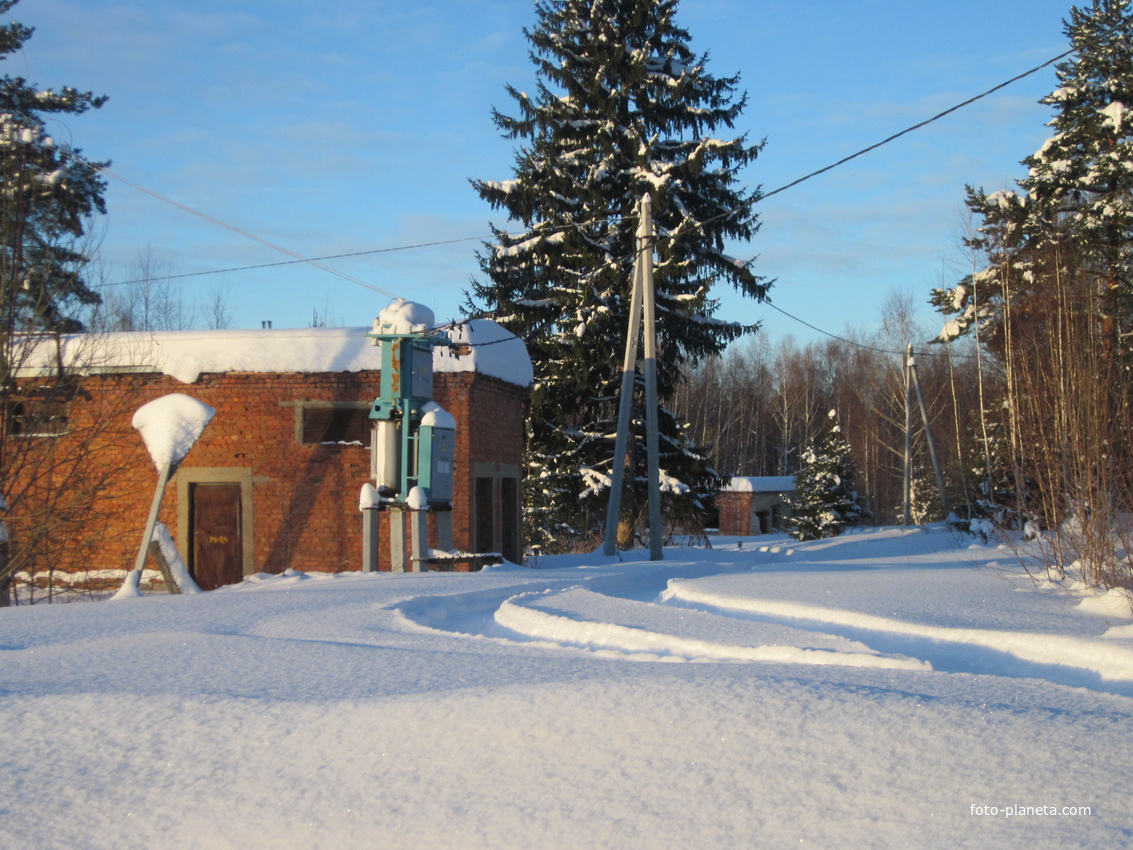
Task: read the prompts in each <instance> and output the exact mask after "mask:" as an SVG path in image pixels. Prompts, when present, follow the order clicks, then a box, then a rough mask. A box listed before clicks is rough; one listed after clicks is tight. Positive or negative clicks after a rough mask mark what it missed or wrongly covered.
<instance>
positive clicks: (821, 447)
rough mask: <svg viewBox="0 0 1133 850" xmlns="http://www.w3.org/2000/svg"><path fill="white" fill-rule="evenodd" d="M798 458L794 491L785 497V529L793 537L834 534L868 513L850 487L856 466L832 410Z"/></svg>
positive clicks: (807, 537)
mask: <svg viewBox="0 0 1133 850" xmlns="http://www.w3.org/2000/svg"><path fill="white" fill-rule="evenodd" d="M799 460H800V461H801V466H800V467H799V471H798V472H797V473H795V495H794V497H793V498H790V499H788V500H787V504H788V507H789V508H790V510H791V515H790V517H788V518H787V530H788V531H789V532H790V533H791V535H792V536H793V537H795V538H796V539H798V540H818V539H820V538H823V537H837V536H838V535H839V534H841V533H842V532H843V531H845V530H846V528H847V526H851V525H854V524H855V523H857V522H858V521H859V520H860V519H862V518H864V517H866V516H868V515H869V512H868V511H867V510H866V509H865V508H864V507H863V506H862V505H861V503H860V502H859V501H858V493H857V491H856V490H854V489H853V486H854V475H855V474H857V466H856V465H855V464H854V461H853V459H852V458H851V457H850V445H849V443H847V442H846V438H845V437H844V436H843V435H842V429H841V427H840V426H839V425H838V419H837V413H836V412H835V411H833V410H831V411H830V422H829V427H827V429H826V430H825V431H824V432H823V433H822V434H821V435H819V436H818V438H816V439H815V441H814V442H813V443H812V444H811V445H809V446H807V447H806V448H804V449H803V451H802V454H801V456H800V458H799Z"/></svg>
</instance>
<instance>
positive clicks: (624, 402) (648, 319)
mask: <svg viewBox="0 0 1133 850" xmlns="http://www.w3.org/2000/svg"><path fill="white" fill-rule="evenodd" d="M643 313H644V319H645V362H644V364H643V372H644V377H645V405H646V411H645V428H646V434H645V447H646V453H647V457H648V460H647V463H648V476H649V480H648V487H649V557H650V559H651V560H654V561H660V560H661V559H662V553H661V535H662V528H661V467H660V453H659V448H658V429H657V354H656V351H657V334H656V323H655V307H654V297H653V210H652V202H651V201H650V198H649V195H648V194H646V195H645V196H644V197H642V199H641V220H640V222H639V224H638V228H637V259H636V260H635V262H634V264H633V293H632V295H631V297H630V308H629V328H628V333H627V335H626V351H625V359H624V360H623V361H622V389H621V397H620V398H619V400H618V432H617V437H616V438H615V440H614V459H613V469H612V474H611V482H610V501H609V503H608V504H607V506H606V530H605V535H604V539H603V543H602V551H603V552H604V553H605V554H606V555H614V554H615V553H616V551H617V540H618V519H619V516H620V514H621V500H622V488H623V486H624V483H625V457H626V446H627V442H628V439H629V422H630V413H631V411H632V408H633V376H634V368H635V366H636V364H637V337H638V334H639V333H640V328H641V325H642V314H643Z"/></svg>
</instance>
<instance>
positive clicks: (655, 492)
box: [637, 194, 663, 561]
mask: <svg viewBox="0 0 1133 850" xmlns="http://www.w3.org/2000/svg"><path fill="white" fill-rule="evenodd" d="M637 258H638V262H640V263H641V268H642V274H641V288H642V305H643V309H644V311H645V363H644V367H645V370H644V371H645V450H646V456H647V461H648V482H647V484H648V487H649V558H650V560H653V561H660V560H661V558H662V555H661V543H662V540H661V538H662V532H663V529H662V527H661V459H660V450H659V449H658V445H657V443H658V435H657V325H656V322H655V317H654V314H655V309H654V297H653V206H652V202H651V201H650V199H649V195H648V194H646V195H645V196H644V197H643V198H642V199H641V228H640V235H639V236H638V240H637Z"/></svg>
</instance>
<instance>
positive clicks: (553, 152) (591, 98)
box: [467, 0, 769, 550]
mask: <svg viewBox="0 0 1133 850" xmlns="http://www.w3.org/2000/svg"><path fill="white" fill-rule="evenodd" d="M676 7H677V3H676V0H542V2H538V3H536V6H535V10H536V15H537V16H538V22H537V25H536V26H535V27H534V28H533V29H531V30H525V35H526V36H527V39H528V41H529V42H530V43H531V45H532V50H531V59H532V61H533V62H534V64H535V66H536V77H537V84H536V88H535V92H534V94H528V93H526V92H522V91H519V90H518V89H516V88H513V87H510V86H509V87H508V89H507V91H508V94H509V95H510V96H511V97H512V98H513V99H514V101H515V104H516V107H517V110H518V112H517V114H516V115H515V116H514V117H512V116H509V115H505V114H502V113H500V112H495V113H494V115H493V118H494V120H495V122H496V125H497V126H498V127H499V128H500V130H501V131H502V132H503V134H504V136H505V137H507V138H510V139H518V140H521V144H520V146H519V148H518V149H517V151H516V164H515V171H514V178H513V179H510V180H503V181H492V180H477V181H473V186H474V188H475V189H476V191H477V192H479V194H480V196H481V197H482V198H484V199H485V200H486V201H488V202H489V203H490V204H491V205H492V206H493V207H494V208H495V209H498V210H502V211H504V212H506V213H507V216H508V218H509V219H510V220H511V221H512V222H516V223H518V224H519V225H521V229H520V230H519V231H518V232H516V231H512V230H503V229H499V228H495V229H494V239H493V242H492V244H489V245H487V246H486V249H485V251H484V252H483V253H482V254H481V256H480V266H481V269H482V274H483V276H482V277H481V278H480V279H479V280H474V281H473V283H472V288H471V292H470V294H469V302H468V305H467V309H468V312H469V313H470V314H480V315H490V316H493V317H494V318H495V319H496V320H497V321H499V322H500V323H502V324H503V325H505V326H506V327H507V328H509V329H510V330H512V331H513V332H514V333H516V334H517V335H519V336H520V337H522V338H523V339H524V340H525V341H526V343H527V346H528V349H529V351H530V353H531V356H532V360H533V362H534V367H535V384H534V386H533V388H532V392H531V405H530V411H529V416H528V422H527V444H526V464H527V470H526V472H527V475H526V477H527V486H526V487H525V488H524V492H525V499H526V500H527V501H526V504H525V515H526V518H527V533H528V538H529V539H530V540H531V541H532V542H533V543H536V544H539V545H541V546H543V547H544V548H545V549H548V550H553V549H555V548H559V547H561V546H562V545H563V544H564V542H565V538H569V537H571V536H572V531H573V532H582V533H585V532H589V531H590V530H592V529H593V528H594V526H595V524H596V521H597V518H599V517H601V516H603V515H604V510H605V504H606V497H607V495H608V491H609V485H610V480H611V473H612V456H613V446H614V433H615V430H616V428H615V420H616V410H617V395H618V388H619V384H620V381H621V375H620V371H621V354H622V351H623V350H624V345H625V335H626V328H627V325H628V314H629V304H630V291H631V288H632V269H633V265H634V261H635V258H636V256H635V255H636V251H635V244H634V237H635V231H636V229H637V211H638V203H639V201H640V199H641V197H642V196H643V195H644V194H645V193H646V192H648V193H649V194H650V196H651V201H652V205H653V215H654V222H655V230H656V233H657V235H658V239H657V245H656V254H657V265H656V268H655V274H654V281H655V289H656V300H657V328H658V336H659V347H658V361H657V375H658V383H659V387H658V389H659V395H660V398H661V400H662V402H664V401H665V400H666V399H669V398H671V397H672V396H673V393H674V391H675V388H676V385H677V382H678V381H679V380H680V376H681V367H682V366H683V365H684V364H686V363H692V362H696V361H697V360H699V359H700V358H702V357H705V356H708V355H712V354H717V353H719V352H720V351H722V350H723V348H724V347H725V346H726V345H727V344H728V343H729V342H731V341H732V340H734V339H736V338H737V337H739V336H740V335H742V334H744V333H746V332H748V331H751V330H753V329H754V327H755V326H754V325H743V324H739V323H734V322H727V321H721V320H720V319H718V318H716V317H714V316H713V313H714V312H715V311H716V309H717V302H716V300H715V299H714V298H713V297H712V296H711V294H710V293H711V290H712V287H713V285H714V284H716V283H717V282H720V281H723V282H726V283H728V284H731V285H732V286H733V287H735V288H736V289H738V290H739V291H740V292H743V293H745V294H747V295H750V296H752V297H755V298H762V297H763V295H764V294H765V292H766V290H767V287H768V285H769V284H768V283H767V282H765V281H763V280H762V279H761V278H759V277H757V276H756V275H755V274H754V273H753V271H752V269H751V267H750V265H749V263H748V262H746V261H743V260H739V259H735V258H733V257H730V256H728V255H727V253H726V252H725V241H726V240H729V239H736V240H743V241H746V240H748V239H750V238H751V237H752V236H753V235H754V234H755V232H756V230H757V229H758V223H757V221H756V217H755V215H754V214H753V213H752V211H751V207H750V205H751V203H752V202H754V201H755V200H756V199H757V198H758V197H759V193H758V190H753V191H745V190H744V189H743V188H742V186H741V185H740V176H739V172H740V170H741V169H742V168H743V167H744V166H746V165H748V164H749V163H751V162H752V161H753V160H754V159H755V158H756V155H757V154H758V153H759V151H760V149H761V147H762V143H758V144H750V143H748V142H747V141H746V138H745V137H744V136H742V135H740V136H734V137H732V138H717V137H716V136H715V135H714V133H715V132H716V131H718V130H725V131H727V130H730V129H731V128H732V126H733V124H734V122H735V121H736V119H737V118H738V117H739V115H740V113H741V111H742V109H743V107H744V104H745V101H746V97H745V96H743V95H739V96H736V94H735V89H736V85H737V82H738V78H737V77H715V76H713V75H711V74H710V73H709V72H708V70H707V68H706V63H707V60H706V56H704V55H696V54H694V53H693V52H692V50H691V48H690V47H689V34H688V33H687V32H685V31H684V30H683V29H681V28H680V27H679V26H678V25H677V24H676V23H675V21H674V14H675V12H676ZM635 395H636V396H638V397H640V395H641V385H640V377H639V383H638V385H637V390H636V392H635ZM641 418H642V417H640V416H637V417H635V424H634V433H633V438H634V439H633V440H632V441H631V447H630V453H631V458H630V464H631V468H630V469H629V470H627V472H628V474H627V476H626V479H627V481H628V482H633V488H632V490H631V492H630V493H629V494H627V498H626V499H624V500H623V504H625V505H626V514H624V515H623V522H626V517H627V516H629V517H632V515H633V513H634V510H635V503H636V504H640V503H641V502H643V501H644V489H643V485H644V480H645V472H644V466H645V452H644V450H643V449H642V446H643V433H644V428H643V427H642V425H641ZM660 430H661V467H662V470H663V475H662V478H663V480H664V481H665V482H667V483H666V487H665V489H666V491H667V492H666V498H667V501H668V504H669V510H670V513H672V512H673V510H674V509H675V510H678V511H679V510H681V509H683V510H687V511H690V512H693V513H695V512H696V511H701V510H703V509H704V508H705V502H706V500H707V498H709V497H711V496H712V495H713V494H714V493H715V491H716V490H717V489H718V487H719V479H718V477H717V476H716V473H715V472H713V471H712V469H711V468H710V467H709V465H708V463H707V458H706V456H705V452H704V451H703V450H702V449H701V448H700V447H698V446H696V445H694V444H693V443H692V442H691V441H690V440H689V438H688V436H687V433H686V426H685V425H684V424H683V423H681V422H680V421H679V420H678V419H677V418H676V417H675V416H674V415H673V414H672V413H671V412H669V411H667V410H662V411H661V422H660ZM629 522H631V523H632V519H630V520H629Z"/></svg>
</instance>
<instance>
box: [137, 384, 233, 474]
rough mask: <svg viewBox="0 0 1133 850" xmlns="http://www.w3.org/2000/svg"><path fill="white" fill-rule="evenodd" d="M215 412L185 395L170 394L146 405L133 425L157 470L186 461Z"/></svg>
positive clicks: (140, 408)
mask: <svg viewBox="0 0 1133 850" xmlns="http://www.w3.org/2000/svg"><path fill="white" fill-rule="evenodd" d="M215 415H216V411H215V410H214V409H213V408H211V407H209V406H208V405H207V404H204V403H203V402H199V401H197V400H196V399H195V398H193V397H192V396H187V395H185V394H184V393H171V394H170V395H165V396H162V397H161V398H156V399H154V400H153V401H151V402H149V403H147V404H143V405H142V406H141V407H139V408H138V409H137V410H136V411H135V412H134V418H133V420H132V421H131V423H130V424H131V425H133V426H134V427H135V428H137V429H138V431H140V432H141V435H142V440H144V441H145V444H146V449H147V450H148V451H149V454H150V457H151V458H153V462H154V464H155V465H156V466H157V468H158V469H161V468H162V467H163V466H169V467H173V466H176V465H177V464H179V463H181V461H183V460H184V459H185V455H187V454H188V453H189V449H191V448H192V447H193V444H194V443H196V442H197V440H198V439H199V438H200V436H201V434H202V433H203V432H204V430H205V426H207V425H208V424H209V422H211V421H212V418H213V416H215Z"/></svg>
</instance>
